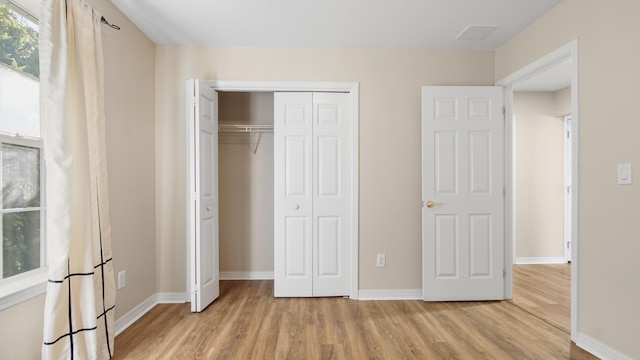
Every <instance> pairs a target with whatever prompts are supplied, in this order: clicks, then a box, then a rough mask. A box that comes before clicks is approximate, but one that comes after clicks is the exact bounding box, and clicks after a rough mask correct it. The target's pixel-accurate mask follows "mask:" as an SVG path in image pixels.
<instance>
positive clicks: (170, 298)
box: [156, 293, 187, 304]
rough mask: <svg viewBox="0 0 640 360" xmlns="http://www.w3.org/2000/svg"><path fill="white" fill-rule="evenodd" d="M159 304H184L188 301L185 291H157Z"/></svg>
mask: <svg viewBox="0 0 640 360" xmlns="http://www.w3.org/2000/svg"><path fill="white" fill-rule="evenodd" d="M156 296H157V297H158V302H157V303H158V304H182V303H186V302H187V295H186V294H185V293H156Z"/></svg>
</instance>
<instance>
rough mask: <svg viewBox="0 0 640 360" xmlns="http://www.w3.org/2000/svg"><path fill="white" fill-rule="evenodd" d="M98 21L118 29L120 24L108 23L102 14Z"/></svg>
mask: <svg viewBox="0 0 640 360" xmlns="http://www.w3.org/2000/svg"><path fill="white" fill-rule="evenodd" d="M100 22H101V23H103V24H105V25H107V26H109V27H111V28H112V29H116V30H120V26H118V25H116V24H111V23H109V22H108V21H107V19H105V18H104V16H103V17H102V18H101V19H100Z"/></svg>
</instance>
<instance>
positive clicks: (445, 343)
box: [114, 281, 595, 359]
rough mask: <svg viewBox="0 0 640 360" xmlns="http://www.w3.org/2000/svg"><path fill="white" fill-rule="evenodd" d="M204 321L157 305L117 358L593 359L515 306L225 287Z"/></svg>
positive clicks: (265, 285) (182, 309)
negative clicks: (281, 294) (288, 295)
mask: <svg viewBox="0 0 640 360" xmlns="http://www.w3.org/2000/svg"><path fill="white" fill-rule="evenodd" d="M221 294H222V295H221V297H220V298H219V299H218V300H216V301H215V302H214V303H213V304H212V305H210V306H209V307H208V308H207V309H206V310H205V311H204V312H202V313H200V314H192V313H190V312H189V304H166V305H158V306H156V307H155V308H153V309H152V310H151V311H150V312H149V313H147V314H146V315H145V316H143V317H142V318H141V319H140V320H139V321H137V322H136V323H135V324H133V325H132V326H131V327H129V328H128V329H127V330H125V331H124V332H123V333H122V334H120V335H119V336H117V337H116V343H115V357H114V359H595V357H593V356H591V355H590V354H588V353H587V352H585V351H583V350H581V349H580V348H578V347H577V346H575V345H574V344H572V343H571V342H570V339H569V335H568V334H567V333H565V332H563V331H562V330H560V329H558V328H557V327H555V326H552V325H550V324H549V323H548V322H546V321H543V320H541V319H538V318H537V317H535V316H532V315H531V314H530V313H529V312H527V311H524V310H522V309H520V308H518V307H517V306H515V305H514V304H513V303H512V302H511V301H501V302H481V303H480V302H447V303H445V302H441V303H425V302H423V301H355V300H350V299H343V298H297V299H283V298H278V299H276V298H274V297H273V282H272V281H222V282H221Z"/></svg>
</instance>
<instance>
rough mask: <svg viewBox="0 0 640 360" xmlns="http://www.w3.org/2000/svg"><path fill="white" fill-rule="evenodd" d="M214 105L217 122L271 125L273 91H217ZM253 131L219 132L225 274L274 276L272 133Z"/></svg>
mask: <svg viewBox="0 0 640 360" xmlns="http://www.w3.org/2000/svg"><path fill="white" fill-rule="evenodd" d="M218 106H219V109H218V110H219V124H220V125H225V124H242V125H273V109H274V108H273V93H268V92H260V93H249V92H219V93H218ZM253 136H254V138H253V144H252V138H251V136H250V134H249V133H226V132H220V133H219V194H220V204H219V207H220V211H219V213H220V278H221V279H223V280H224V279H225V278H238V277H240V278H255V277H264V276H265V275H267V276H268V275H269V274H271V276H273V275H272V274H273V234H274V232H273V133H272V132H263V133H256V134H254V135H253ZM256 141H258V143H257V147H256V144H255V142H256ZM254 150H255V153H254Z"/></svg>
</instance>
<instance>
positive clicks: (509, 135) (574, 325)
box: [496, 39, 580, 342]
mask: <svg viewBox="0 0 640 360" xmlns="http://www.w3.org/2000/svg"><path fill="white" fill-rule="evenodd" d="M567 59H571V60H572V68H571V115H572V126H573V129H572V130H573V132H572V135H573V136H572V138H571V140H572V164H571V168H572V171H573V175H574V176H573V178H572V190H573V191H572V193H571V195H572V200H573V201H572V209H571V210H572V211H571V258H572V261H571V340H572V341H574V342H576V341H577V334H578V306H579V299H578V264H579V259H578V246H579V242H578V230H579V226H578V225H579V216H578V215H579V214H578V211H579V187H578V179H579V167H578V163H579V161H578V160H579V153H578V150H579V147H578V144H579V124H580V115H579V108H578V87H579V84H578V68H579V63H578V39H574V40H572V41H571V42H569V43H567V44H565V45H564V46H562V47H560V48H558V49H557V50H554V51H552V52H550V53H549V54H547V55H545V56H543V57H542V58H539V59H538V60H536V61H534V62H532V63H530V64H529V65H527V66H525V67H523V68H521V69H520V70H518V71H516V72H514V73H512V74H511V75H508V76H507V77H505V78H503V79H502V80H500V81H498V82H497V83H496V85H497V86H502V87H504V89H505V90H504V91H505V92H504V96H505V111H506V120H505V136H506V138H505V186H506V195H507V196H506V200H505V266H506V269H505V270H506V280H505V281H506V284H505V295H506V298H507V299H510V298H512V297H513V246H514V233H513V230H514V217H513V211H514V191H513V189H514V187H513V185H514V177H513V169H514V166H515V164H514V157H513V137H514V135H513V125H514V124H513V86H514V85H515V84H516V83H518V82H520V81H523V80H526V79H528V78H531V77H533V76H535V75H537V74H539V73H542V72H544V71H546V70H548V69H549V68H551V67H553V66H555V65H557V64H558V63H560V62H563V61H566V60H567Z"/></svg>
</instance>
